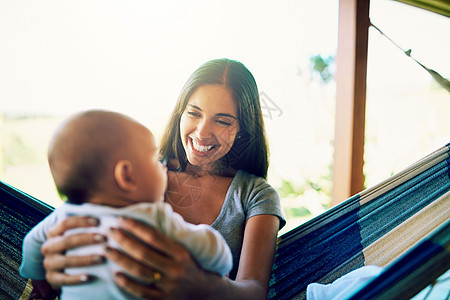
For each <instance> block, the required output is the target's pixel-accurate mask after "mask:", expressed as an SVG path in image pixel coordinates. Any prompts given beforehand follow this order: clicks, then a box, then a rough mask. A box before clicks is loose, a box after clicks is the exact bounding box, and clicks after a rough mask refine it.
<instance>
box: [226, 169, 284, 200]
mask: <svg viewBox="0 0 450 300" xmlns="http://www.w3.org/2000/svg"><path fill="white" fill-rule="evenodd" d="M233 181H234V184H235V186H236V188H237V189H239V190H241V191H242V192H244V191H246V192H247V193H249V194H255V193H256V194H257V193H260V192H262V191H264V192H271V193H277V191H276V190H275V188H274V187H272V186H271V185H270V184H269V183H268V182H267V181H266V179H264V178H263V177H259V176H256V175H254V174H251V173H248V172H246V171H243V170H239V171H238V172H237V173H236V175H235V178H234V180H233Z"/></svg>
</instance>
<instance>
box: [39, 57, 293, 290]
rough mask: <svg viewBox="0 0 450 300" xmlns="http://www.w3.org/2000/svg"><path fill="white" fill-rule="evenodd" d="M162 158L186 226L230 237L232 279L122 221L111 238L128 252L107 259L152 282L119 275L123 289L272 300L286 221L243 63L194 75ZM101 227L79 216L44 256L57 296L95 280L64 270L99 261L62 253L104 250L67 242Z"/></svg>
mask: <svg viewBox="0 0 450 300" xmlns="http://www.w3.org/2000/svg"><path fill="white" fill-rule="evenodd" d="M161 156H162V159H163V161H165V162H166V163H167V165H168V169H169V172H168V176H169V184H168V189H167V193H166V201H167V202H169V203H170V204H171V205H172V206H173V209H174V211H176V212H178V213H180V214H181V215H182V216H183V217H184V219H185V220H186V221H188V222H191V223H194V224H210V225H211V226H212V227H214V228H215V229H217V230H218V231H219V232H220V233H221V234H222V235H223V236H224V237H225V239H226V240H227V243H228V244H229V245H230V247H231V250H232V253H233V261H234V267H233V271H232V272H231V274H230V276H229V278H223V277H219V276H217V275H215V274H211V273H208V272H206V271H204V270H202V269H200V268H199V267H198V265H197V264H196V263H195V261H194V260H193V259H192V258H191V256H190V255H189V253H188V252H187V251H186V249H184V248H183V247H182V246H180V245H179V244H177V243H176V242H174V241H172V240H170V239H168V238H167V237H165V236H163V235H162V234H160V233H159V232H157V231H156V230H153V229H152V228H150V227H148V226H146V225H144V224H142V223H139V222H137V221H134V220H131V219H124V220H122V222H121V227H120V228H119V229H112V230H111V232H110V235H109V236H108V238H113V239H115V240H116V241H117V242H119V243H120V244H121V245H122V247H123V249H124V252H119V251H117V250H114V249H107V251H106V254H105V256H106V258H107V259H111V260H113V261H115V262H116V263H118V264H119V265H121V266H122V267H123V268H124V269H125V270H127V272H129V273H131V274H132V275H134V276H136V277H138V278H141V279H142V280H144V282H147V284H142V283H138V282H136V281H133V280H132V279H130V278H129V277H127V276H126V275H125V274H122V273H119V274H117V275H116V283H117V284H118V285H119V286H121V287H122V288H124V289H125V290H127V291H129V292H131V293H133V294H135V295H138V296H141V297H144V298H151V299H206V298H208V299H209V298H211V299H214V298H217V299H233V298H235V299H265V298H266V297H267V290H268V282H269V277H270V271H271V268H272V263H273V258H274V254H275V246H276V236H277V231H278V230H279V229H280V228H281V227H282V226H283V225H284V223H285V221H284V219H283V217H282V213H281V208H280V202H279V198H278V195H277V193H276V191H275V190H274V189H273V188H272V187H271V186H270V185H268V184H267V183H266V181H265V179H264V178H265V177H266V175H267V168H268V157H267V156H268V151H267V145H266V140H265V134H264V123H263V118H262V113H261V107H260V103H259V95H258V89H257V86H256V82H255V80H254V78H253V76H252V74H251V73H250V71H248V69H247V68H246V67H245V66H244V65H243V64H241V63H239V62H237V61H232V60H228V59H218V60H212V61H209V62H207V63H205V64H204V65H202V66H201V67H200V68H199V69H197V70H196V71H195V72H194V73H193V74H192V75H191V77H190V78H189V79H188V81H187V83H186V85H185V86H184V88H183V90H182V92H181V95H180V97H179V99H178V102H177V104H176V106H175V109H174V112H173V114H172V118H171V120H170V122H169V125H168V127H167V130H166V132H165V134H164V136H163V139H162V143H161ZM95 225H96V220H95V219H92V218H88V217H86V218H75V217H74V218H69V219H68V220H67V221H65V222H63V223H61V224H59V225H58V226H56V227H55V228H54V229H53V230H52V231H51V232H49V233H48V240H47V242H46V243H45V244H44V246H43V247H42V251H43V253H44V255H45V262H44V264H45V268H46V271H47V280H48V281H49V282H50V283H51V285H52V286H53V287H54V288H59V287H60V286H61V285H64V284H80V283H83V282H86V281H89V280H91V279H92V278H89V276H88V274H84V275H81V276H68V275H66V274H64V273H63V269H64V268H69V267H74V266H81V265H92V264H95V263H102V261H103V258H102V257H96V256H92V257H67V256H64V254H63V253H64V251H66V250H67V249H71V248H74V247H77V246H80V245H86V244H92V243H101V242H103V241H104V238H105V237H102V236H98V235H89V234H82V235H77V236H72V237H63V236H62V234H63V233H64V232H65V231H66V230H68V229H69V228H74V227H84V226H95ZM130 233H131V234H130ZM136 237H137V238H138V239H136Z"/></svg>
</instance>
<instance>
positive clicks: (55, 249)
mask: <svg viewBox="0 0 450 300" xmlns="http://www.w3.org/2000/svg"><path fill="white" fill-rule="evenodd" d="M97 225H98V220H97V219H95V218H92V217H68V218H67V219H65V220H64V221H62V222H60V223H59V224H57V225H56V226H55V227H54V228H52V229H50V230H49V231H48V232H47V241H46V242H45V243H44V244H43V245H42V248H41V251H42V254H44V256H45V258H44V267H45V271H46V279H47V281H48V282H49V283H50V284H51V286H52V287H53V289H55V290H58V289H60V288H61V286H63V285H76V284H82V283H86V282H88V281H89V280H90V279H91V278H89V275H88V274H82V275H67V274H65V273H64V269H65V268H70V267H82V266H89V265H96V264H101V263H103V262H104V258H103V257H102V256H99V255H90V256H77V257H71V256H66V255H65V254H64V253H65V251H67V250H69V249H73V248H76V247H80V246H85V245H91V244H100V243H104V242H105V240H106V237H104V236H102V235H99V234H93V233H86V234H77V235H70V236H63V234H64V232H65V231H67V230H69V229H74V228H80V227H95V226H97Z"/></svg>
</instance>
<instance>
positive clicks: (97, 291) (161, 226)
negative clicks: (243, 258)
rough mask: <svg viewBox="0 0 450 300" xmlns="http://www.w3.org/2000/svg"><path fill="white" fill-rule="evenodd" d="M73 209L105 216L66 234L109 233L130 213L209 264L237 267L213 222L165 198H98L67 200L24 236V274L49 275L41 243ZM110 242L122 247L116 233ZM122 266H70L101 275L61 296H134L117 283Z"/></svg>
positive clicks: (99, 248)
mask: <svg viewBox="0 0 450 300" xmlns="http://www.w3.org/2000/svg"><path fill="white" fill-rule="evenodd" d="M70 215H82V216H93V217H96V218H98V219H99V220H100V225H99V226H98V227H91V228H77V229H74V230H70V231H67V232H66V234H75V233H80V232H97V233H101V234H104V235H106V233H107V231H108V230H109V228H111V227H118V221H117V217H118V216H124V217H131V218H134V219H137V220H140V221H143V222H145V223H147V224H149V225H151V226H154V227H155V228H157V229H158V230H160V231H161V232H163V233H164V234H166V235H167V236H169V237H172V238H173V239H174V240H176V241H178V242H180V243H181V244H182V245H184V246H185V247H186V248H187V249H188V250H189V251H190V253H191V255H192V256H193V258H194V259H195V260H196V261H197V262H198V263H199V265H200V266H201V267H202V268H204V269H205V270H208V271H211V272H214V273H218V274H220V275H226V274H228V273H229V272H230V270H231V268H232V255H231V251H230V248H229V247H228V245H227V243H226V242H225V240H224V239H223V237H222V236H221V235H220V233H219V232H218V231H216V230H214V229H213V228H212V227H210V226H208V225H193V224H189V223H187V222H185V221H184V220H183V218H182V217H181V216H180V215H179V214H177V213H175V212H173V210H172V208H171V206H170V205H168V204H166V203H163V202H161V203H140V204H136V205H131V206H127V207H124V208H119V209H118V208H111V207H107V206H100V205H93V204H82V205H72V204H63V205H62V206H61V207H59V208H57V209H56V210H55V211H54V212H52V213H51V214H50V215H49V216H47V218H45V219H44V220H43V221H42V222H40V223H39V224H38V225H37V226H36V227H34V228H33V229H32V230H31V231H30V232H29V233H28V234H27V236H26V237H25V239H24V244H23V259H22V264H21V267H20V274H21V275H22V276H23V277H26V278H31V279H44V278H45V270H44V268H43V265H42V262H43V256H42V254H41V252H40V249H41V246H42V243H43V242H44V241H45V240H46V236H45V235H46V232H47V231H48V229H49V228H51V227H52V226H54V224H56V223H57V222H59V221H61V220H62V219H63V218H66V217H67V216H70ZM107 244H108V245H110V246H111V247H115V248H120V246H119V245H118V244H117V243H116V242H115V241H114V240H112V239H108V242H107ZM104 248H105V245H104V244H98V245H90V246H86V247H80V248H77V249H74V250H70V251H68V252H67V254H68V255H87V254H103V253H104ZM117 270H121V268H120V267H119V266H117V265H115V264H114V263H113V262H111V261H107V262H106V264H102V265H98V266H90V267H83V268H70V269H66V273H68V274H82V273H88V274H90V275H93V276H95V278H96V280H94V281H93V282H90V283H88V284H85V285H78V286H65V287H63V289H62V294H61V299H62V300H67V299H84V300H86V299H134V297H131V295H129V294H126V292H124V291H123V290H121V289H120V288H119V287H117V285H115V284H114V282H113V279H112V276H113V274H114V273H115V271H117ZM122 271H123V270H122Z"/></svg>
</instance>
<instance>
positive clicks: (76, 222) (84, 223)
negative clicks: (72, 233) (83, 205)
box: [47, 216, 98, 239]
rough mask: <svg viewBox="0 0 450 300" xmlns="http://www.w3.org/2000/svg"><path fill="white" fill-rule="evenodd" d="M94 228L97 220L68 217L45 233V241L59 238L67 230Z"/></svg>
mask: <svg viewBox="0 0 450 300" xmlns="http://www.w3.org/2000/svg"><path fill="white" fill-rule="evenodd" d="M95 226H98V220H97V219H95V218H93V217H75V216H74V217H69V218H66V219H64V220H63V221H62V222H60V223H58V224H57V225H56V226H55V227H53V228H52V229H50V230H49V231H48V232H47V239H50V238H52V237H55V236H61V235H63V234H64V232H66V230H69V229H73V228H79V227H95Z"/></svg>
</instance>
